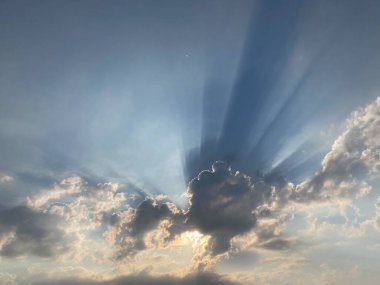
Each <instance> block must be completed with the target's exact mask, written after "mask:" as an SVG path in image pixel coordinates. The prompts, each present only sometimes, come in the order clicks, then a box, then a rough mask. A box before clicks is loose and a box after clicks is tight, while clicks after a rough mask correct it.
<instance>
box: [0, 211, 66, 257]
mask: <svg viewBox="0 0 380 285" xmlns="http://www.w3.org/2000/svg"><path fill="white" fill-rule="evenodd" d="M62 222H63V220H62V219H61V218H60V217H59V216H57V215H54V214H49V213H46V212H42V211H36V210H33V209H31V208H29V207H26V206H17V207H13V208H1V207H0V255H2V256H6V257H18V256H23V255H37V256H41V257H57V256H59V255H61V254H62V253H64V252H65V251H66V250H67V249H68V241H67V240H66V238H65V232H64V230H63V228H62V227H63V223H62Z"/></svg>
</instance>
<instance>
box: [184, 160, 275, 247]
mask: <svg viewBox="0 0 380 285" xmlns="http://www.w3.org/2000/svg"><path fill="white" fill-rule="evenodd" d="M188 193H189V195H190V208H189V210H188V212H187V213H186V216H187V223H188V224H189V225H190V226H192V227H195V228H196V229H197V230H199V231H200V232H201V233H203V234H207V235H210V236H211V240H210V244H209V246H210V250H211V252H212V253H213V254H219V253H223V252H226V251H228V250H229V248H230V240H231V239H232V238H233V237H235V236H237V235H239V234H243V233H246V232H248V231H250V230H251V229H252V228H253V227H254V226H255V225H256V221H257V213H255V210H256V209H257V208H258V207H259V206H261V205H263V204H264V203H265V202H267V201H268V199H269V198H270V195H271V189H270V188H266V189H256V188H255V187H254V185H253V184H252V182H251V179H250V178H249V177H248V176H246V175H243V174H240V173H235V174H234V173H232V171H231V169H230V168H229V166H228V165H227V164H226V163H224V162H221V161H218V162H215V163H214V164H213V166H212V171H203V172H201V173H200V174H199V176H198V177H197V178H195V179H193V180H192V181H191V182H190V184H189V188H188Z"/></svg>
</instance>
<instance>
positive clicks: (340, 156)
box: [291, 97, 380, 202]
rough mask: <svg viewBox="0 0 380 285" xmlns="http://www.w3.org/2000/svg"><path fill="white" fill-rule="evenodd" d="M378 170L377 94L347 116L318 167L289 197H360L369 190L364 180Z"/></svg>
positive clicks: (301, 199)
mask: <svg viewBox="0 0 380 285" xmlns="http://www.w3.org/2000/svg"><path fill="white" fill-rule="evenodd" d="M379 170H380V97H378V98H377V99H376V100H375V101H374V102H372V103H371V104H369V105H368V106H366V107H365V108H361V109H359V110H357V111H355V112H354V113H353V114H352V115H351V116H350V117H349V118H348V120H347V122H346V129H345V131H344V133H343V134H342V135H341V136H339V137H338V139H337V140H336V141H335V142H334V144H333V146H332V148H331V150H330V152H329V153H327V155H326V156H325V157H324V159H323V161H322V164H321V168H320V170H319V171H318V172H317V173H316V174H315V175H314V176H313V177H312V178H311V179H310V180H308V181H305V182H302V183H300V184H299V185H297V189H296V191H294V192H293V193H292V197H291V198H292V199H293V200H295V201H297V202H310V201H329V200H338V199H339V200H347V199H348V200H350V199H352V198H357V197H362V196H365V195H366V194H368V192H369V191H370V189H371V187H370V185H368V184H367V183H366V182H365V181H364V179H365V178H371V177H376V176H378V175H379Z"/></svg>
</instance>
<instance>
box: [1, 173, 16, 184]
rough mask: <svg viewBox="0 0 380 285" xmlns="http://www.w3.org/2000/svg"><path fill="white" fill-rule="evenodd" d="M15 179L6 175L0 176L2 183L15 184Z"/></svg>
mask: <svg viewBox="0 0 380 285" xmlns="http://www.w3.org/2000/svg"><path fill="white" fill-rule="evenodd" d="M14 180H15V179H14V177H12V176H9V175H6V174H0V183H10V182H13V181H14Z"/></svg>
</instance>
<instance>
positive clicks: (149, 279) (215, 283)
mask: <svg viewBox="0 0 380 285" xmlns="http://www.w3.org/2000/svg"><path fill="white" fill-rule="evenodd" d="M32 284H33V285H152V284H155V285H238V284H239V283H236V282H232V281H229V280H225V279H223V278H222V277H221V276H219V275H217V274H215V273H211V272H201V273H196V274H191V275H187V276H185V277H183V278H180V277H173V276H170V275H165V276H161V277H155V276H151V275H148V274H145V273H140V274H135V275H129V276H124V277H120V278H117V279H113V280H110V281H95V280H83V279H65V280H48V281H38V282H34V283H32Z"/></svg>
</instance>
